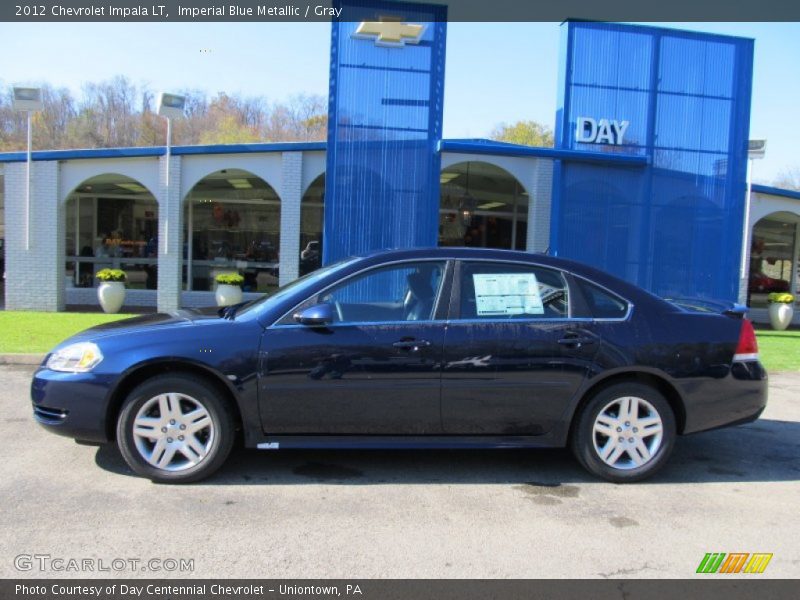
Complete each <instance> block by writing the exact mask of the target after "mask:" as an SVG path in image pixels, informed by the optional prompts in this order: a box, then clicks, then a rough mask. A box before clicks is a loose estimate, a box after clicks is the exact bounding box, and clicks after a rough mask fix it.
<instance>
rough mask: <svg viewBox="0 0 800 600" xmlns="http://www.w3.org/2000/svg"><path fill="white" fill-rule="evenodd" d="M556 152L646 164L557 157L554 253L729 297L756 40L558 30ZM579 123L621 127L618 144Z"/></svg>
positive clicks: (602, 28) (734, 292)
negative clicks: (594, 138) (595, 137)
mask: <svg viewBox="0 0 800 600" xmlns="http://www.w3.org/2000/svg"><path fill="white" fill-rule="evenodd" d="M563 28H564V30H563V32H562V34H563V35H564V44H563V48H562V61H563V65H562V70H561V78H562V81H561V82H560V83H561V92H560V95H559V106H558V114H557V125H556V146H557V148H561V149H568V150H594V151H603V152H609V153H615V154H620V153H621V154H626V155H634V156H644V157H646V158H647V159H648V165H647V166H646V167H644V168H635V167H631V168H624V167H612V166H594V165H591V164H580V163H574V162H562V164H560V165H559V167H558V171H557V172H558V175H557V176H556V177H555V181H554V200H553V201H554V210H553V215H554V216H553V221H552V223H551V243H552V250H553V252H554V253H556V254H558V255H560V256H565V257H569V258H574V259H577V260H581V261H584V262H587V263H590V264H593V265H595V266H597V267H600V268H602V269H605V270H607V271H610V272H612V273H615V274H617V275H618V276H620V277H623V278H625V279H627V280H629V281H632V282H634V283H637V284H639V285H641V286H643V287H645V288H647V289H649V290H651V291H653V292H655V293H656V294H659V295H662V296H698V297H704V298H710V299H716V300H728V301H735V300H736V299H737V296H738V287H739V265H740V259H741V255H740V249H741V241H742V228H743V219H744V198H745V185H746V184H745V177H746V161H747V139H748V133H749V119H750V95H751V88H752V69H753V42H752V40H749V39H742V38H732V37H727V36H718V35H708V34H700V33H691V32H685V31H676V30H669V29H661V28H650V27H638V26H628V25H617V24H608V23H585V22H567V23H565V24H564V25H563ZM582 117H588V118H592V119H594V120H595V121H596V122H599V120H600V119H609V120H612V121H613V120H616V121H617V122H618V123H619V122H622V121H628V122H629V125H628V127H627V130H626V132H625V135H624V137H623V140H622V144H621V145H617V144H613V143H607V140H602V141H603V143H599V144H598V143H592V142H587V141H583V140H585V139H586V138H587V137H589V138H591V133H592V128H591V126H588V125H587V127H586V128H584V129H583V130H582V132H580V136H581V137H580V138H579V131H578V122H579V121H578V120H579V119H580V118H582Z"/></svg>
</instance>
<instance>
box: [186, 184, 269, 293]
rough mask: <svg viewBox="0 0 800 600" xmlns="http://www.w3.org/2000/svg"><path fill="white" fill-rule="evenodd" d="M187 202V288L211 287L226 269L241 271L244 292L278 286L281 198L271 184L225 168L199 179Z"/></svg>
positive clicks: (263, 290)
mask: <svg viewBox="0 0 800 600" xmlns="http://www.w3.org/2000/svg"><path fill="white" fill-rule="evenodd" d="M184 204H185V218H184V244H183V258H184V262H183V264H184V268H183V281H184V287H185V289H186V290H197V291H212V290H214V289H215V282H214V278H215V277H216V276H217V275H219V274H221V273H239V274H240V275H242V276H243V277H244V285H243V288H242V289H243V291H245V292H270V291H272V290H274V289H275V288H277V286H278V250H279V248H280V233H281V231H280V228H281V202H280V198H279V197H278V194H277V192H276V191H275V190H274V188H273V187H272V186H271V185H270V184H268V183H267V182H266V181H264V180H263V179H261V178H260V177H258V176H257V175H254V174H253V173H251V172H249V171H243V170H241V169H222V170H220V171H216V172H214V173H211V174H210V175H207V176H206V177H204V178H203V179H201V180H200V181H198V182H197V184H195V186H194V187H193V188H192V189H191V191H189V193H188V194H187V195H186V199H185V203H184Z"/></svg>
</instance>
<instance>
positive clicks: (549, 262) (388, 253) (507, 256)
mask: <svg viewBox="0 0 800 600" xmlns="http://www.w3.org/2000/svg"><path fill="white" fill-rule="evenodd" d="M357 257H358V258H361V259H363V260H365V261H367V262H369V263H372V264H376V263H381V262H391V261H395V260H411V259H415V258H427V259H431V258H440V259H442V260H448V259H450V260H497V261H514V262H527V263H531V264H536V265H541V266H544V267H552V268H554V269H560V270H563V271H568V272H570V273H573V274H575V275H578V276H580V277H584V278H586V279H588V280H589V281H593V282H595V283H597V284H599V285H601V286H604V287H608V288H609V289H610V290H612V291H614V292H616V293H618V294H620V295H622V296H623V297H625V298H628V299H629V300H633V301H639V302H642V301H644V302H646V303H647V304H652V303H655V304H657V305H659V306H660V307H661V308H662V309H663V308H665V307H666V306H665V305H667V306H668V304H667V303H666V301H665V300H664V299H662V298H659V297H658V296H656V295H654V294H652V293H650V292H648V291H647V290H645V289H643V288H641V287H639V286H637V285H634V284H632V283H630V282H628V281H625V280H624V279H620V278H619V277H617V276H615V275H611V274H610V273H607V272H605V271H601V270H600V269H597V268H595V267H592V266H590V265H587V264H584V263H581V262H577V261H574V260H570V259H567V258H560V257H556V256H550V255H548V254H542V253H537V252H523V251H520V250H499V249H496V248H465V247H459V246H444V247H435V248H407V249H392V250H376V251H373V252H367V253H364V254H360V255H357Z"/></svg>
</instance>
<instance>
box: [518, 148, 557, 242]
mask: <svg viewBox="0 0 800 600" xmlns="http://www.w3.org/2000/svg"><path fill="white" fill-rule="evenodd" d="M533 162H534V165H533V168H532V169H531V174H530V177H528V181H526V182H524V183H525V188H526V190H527V192H528V194H529V196H528V239H527V245H526V248H527V250H528V252H545V251H546V250H547V249H548V248H549V247H550V212H551V206H552V199H553V160H552V159H549V158H537V159H536V160H535V161H533Z"/></svg>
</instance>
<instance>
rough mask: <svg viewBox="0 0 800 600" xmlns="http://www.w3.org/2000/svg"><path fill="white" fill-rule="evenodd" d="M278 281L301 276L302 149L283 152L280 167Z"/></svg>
mask: <svg viewBox="0 0 800 600" xmlns="http://www.w3.org/2000/svg"><path fill="white" fill-rule="evenodd" d="M280 197H281V241H280V277H279V279H278V282H279V284H280V285H286V284H287V283H289V282H291V281H293V280H295V279H297V278H298V277H299V276H300V203H301V201H302V199H303V153H302V152H284V153H283V165H282V168H281V190H280Z"/></svg>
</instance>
